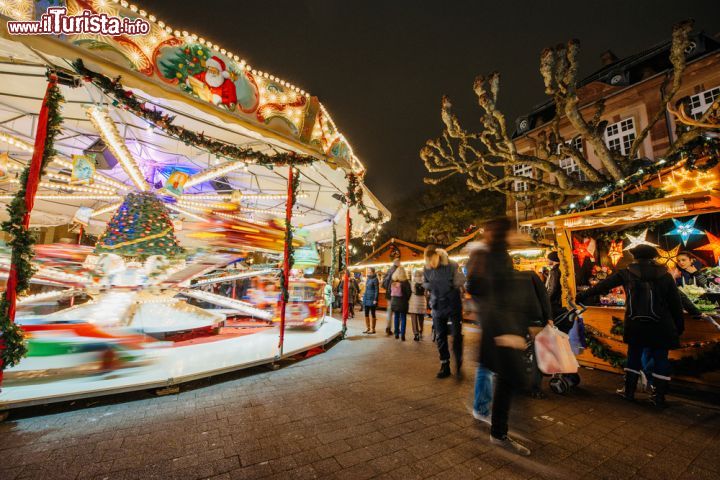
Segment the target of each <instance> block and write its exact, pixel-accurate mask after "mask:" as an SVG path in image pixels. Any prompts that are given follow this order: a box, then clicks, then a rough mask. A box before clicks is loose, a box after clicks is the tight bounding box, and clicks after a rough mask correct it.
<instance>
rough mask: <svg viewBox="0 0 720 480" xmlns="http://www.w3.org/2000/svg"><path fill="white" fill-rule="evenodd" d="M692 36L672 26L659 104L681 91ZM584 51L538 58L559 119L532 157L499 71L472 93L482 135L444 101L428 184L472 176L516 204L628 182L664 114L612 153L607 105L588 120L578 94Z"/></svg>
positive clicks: (575, 47)
mask: <svg viewBox="0 0 720 480" xmlns="http://www.w3.org/2000/svg"><path fill="white" fill-rule="evenodd" d="M691 31H692V23H691V22H682V23H679V24H677V25H676V26H675V27H674V28H673V34H672V43H671V47H670V61H671V63H672V69H671V70H669V71H668V72H667V74H666V75H665V77H664V80H663V82H662V85H661V87H660V96H661V105H665V104H667V103H669V102H671V101H672V100H673V98H674V97H675V95H676V94H677V92H678V90H679V89H680V85H681V81H682V75H683V72H684V71H685V67H686V61H685V52H686V49H687V48H688V46H689V44H690V40H689V36H690V33H691ZM578 52H579V43H578V41H576V40H571V41H570V42H568V43H567V45H560V46H557V47H555V48H547V49H545V50H543V52H542V53H541V55H540V74H541V75H542V77H543V81H544V83H545V93H546V94H547V95H549V96H551V97H552V99H553V101H554V103H555V107H556V109H555V111H556V115H555V118H554V119H553V120H552V121H551V122H550V123H549V124H548V125H547V128H544V129H542V131H541V132H540V133H538V134H536V135H535V136H534V137H530V136H529V137H528V138H529V139H530V141H531V142H532V144H533V146H534V147H535V148H534V151H535V153H534V154H527V153H520V152H518V151H517V148H516V146H515V144H514V142H513V138H512V133H511V132H509V131H508V128H507V125H506V120H505V116H504V115H503V113H502V112H501V111H500V110H498V108H497V99H498V92H499V90H500V75H499V74H498V73H497V72H495V73H492V74H490V75H489V76H488V77H484V76H479V77H477V78H476V79H475V83H474V85H473V88H474V91H475V95H476V96H477V99H478V105H479V106H480V111H481V115H480V127H481V129H480V130H479V131H477V132H470V131H468V130H466V129H465V128H464V127H463V126H462V125H461V124H460V122H459V120H458V119H457V117H456V116H455V115H454V114H453V113H452V104H451V102H450V100H449V99H448V98H447V97H443V98H442V104H441V110H440V113H441V117H442V121H443V123H444V125H445V128H444V130H443V132H442V135H441V136H440V137H439V138H436V139H432V140H428V141H427V142H426V144H425V146H424V147H423V149H422V150H421V151H420V158H422V160H423V162H424V163H425V167H426V168H427V170H428V172H429V173H430V174H431V175H430V176H429V177H427V178H425V182H426V183H429V184H437V183H439V182H442V181H443V180H446V179H447V178H449V177H451V176H453V175H455V174H461V175H465V176H466V177H467V185H468V186H469V187H470V188H471V189H473V190H476V191H481V190H495V191H498V192H501V193H503V194H505V195H507V196H509V197H513V198H515V199H524V198H527V197H528V195H532V196H539V197H545V198H554V199H561V200H562V199H564V198H565V196H566V195H586V194H589V193H591V192H593V191H596V190H597V189H599V188H601V187H602V186H604V185H606V184H608V183H609V182H613V181H618V180H620V179H622V178H624V177H625V176H626V175H627V174H628V172H627V168H628V166H629V165H630V164H631V162H630V161H629V160H633V159H635V158H637V155H638V151H639V149H640V146H641V145H642V143H643V140H644V139H645V138H646V137H647V135H648V133H649V132H650V130H651V129H652V127H653V126H654V125H655V124H656V123H657V122H658V121H659V120H660V119H662V118H663V116H664V113H665V111H664V109H663V108H660V109H658V111H657V112H655V113H654V115H652V117H651V118H650V119H649V121H648V124H647V125H646V126H645V128H643V130H642V131H641V132H640V133H639V134H638V136H637V138H635V140H634V141H633V143H632V145H631V147H630V149H629V150H628V151H627V154H626V155H623V154H621V153H620V152H618V151H615V150H612V149H610V148H609V147H608V146H607V145H606V143H605V139H604V135H603V134H604V129H605V126H606V122H604V121H603V120H602V116H603V113H604V104H603V102H602V101H600V102H597V103H596V105H595V106H594V112H593V115H592V117H591V118H589V119H588V118H585V116H584V115H583V113H582V112H581V109H582V108H581V107H582V106H581V104H580V99H579V98H578V94H577V82H578V60H577V57H578ZM713 110H715V111H717V110H718V102H715V104H714V105H713V107H711V108H710V109H709V110H708V112H707V113H706V114H705V117H707V116H709V115H710V114H711V113H712V111H713ZM563 117H564V118H565V119H567V121H568V122H569V123H570V125H571V126H572V127H573V129H574V130H575V132H576V133H577V134H579V135H582V137H583V139H584V140H585V141H586V142H587V144H588V145H589V146H590V147H592V149H593V151H594V152H595V156H596V157H597V158H598V159H599V161H600V163H601V167H600V168H597V167H595V166H594V165H592V164H591V163H590V162H589V161H588V158H587V157H586V156H585V154H584V152H581V151H579V150H577V149H576V148H574V147H573V146H572V144H571V143H569V142H566V139H565V138H563V137H562V135H561V134H560V119H561V118H563ZM702 132H703V129H702V128H700V127H691V128H690V129H689V130H688V131H686V132H685V133H683V134H682V135H681V136H680V138H679V139H678V141H677V142H675V143H674V145H673V147H672V150H671V151H670V152H668V154H669V155H671V154H672V153H673V151H675V150H677V149H678V148H680V147H682V146H683V145H685V144H687V142H689V141H691V140H692V139H694V138H696V137H697V136H699V135H701V134H702ZM565 158H572V159H574V160H575V163H576V164H577V166H578V169H579V170H580V171H581V172H582V173H583V174H584V175H583V176H584V179H583V180H582V181H581V180H580V179H579V178H578V176H573V175H570V174H568V173H567V172H566V171H565V170H564V169H563V168H561V167H560V160H562V159H565ZM514 165H528V166H531V167H532V168H533V170H534V175H533V177H526V176H521V175H516V174H515V173H514V171H513V166H514ZM515 181H522V182H527V184H528V185H529V187H530V189H531V191H530V192H525V191H515V189H514V188H513V185H514V182H515Z"/></svg>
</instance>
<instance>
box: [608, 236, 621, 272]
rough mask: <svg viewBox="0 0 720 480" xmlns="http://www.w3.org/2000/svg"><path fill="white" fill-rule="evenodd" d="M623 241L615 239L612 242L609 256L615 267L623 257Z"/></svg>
mask: <svg viewBox="0 0 720 480" xmlns="http://www.w3.org/2000/svg"><path fill="white" fill-rule="evenodd" d="M622 246H623V242H622V240H617V241H616V240H613V241H612V242H610V249H609V251H608V257H609V258H610V262H611V263H612V264H613V267H614V266H615V265H617V264H618V262H619V261H620V259H621V258H622V257H623V248H622Z"/></svg>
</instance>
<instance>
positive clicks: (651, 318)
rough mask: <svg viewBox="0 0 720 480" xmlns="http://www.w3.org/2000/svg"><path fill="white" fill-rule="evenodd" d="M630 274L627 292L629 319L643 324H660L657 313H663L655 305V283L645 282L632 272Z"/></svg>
mask: <svg viewBox="0 0 720 480" xmlns="http://www.w3.org/2000/svg"><path fill="white" fill-rule="evenodd" d="M628 273H629V275H628V279H629V282H628V286H627V290H628V291H627V292H625V293H626V295H625V296H626V297H627V300H626V301H627V309H628V318H629V319H630V320H635V321H637V322H642V323H658V322H659V321H660V315H658V313H657V312H658V311H662V308H660V306H659V305H658V304H656V303H655V299H656V295H655V293H654V292H653V283H654V282H651V281H647V280H643V279H641V278H640V277H638V276H637V275H635V274H634V273H632V272H628ZM657 300H661V299H660V298H658V299H657ZM656 307H658V308H656Z"/></svg>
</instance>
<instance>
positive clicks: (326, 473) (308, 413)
mask: <svg viewBox="0 0 720 480" xmlns="http://www.w3.org/2000/svg"><path fill="white" fill-rule="evenodd" d="M360 330H361V328H360V322H357V321H355V322H353V323H352V328H351V329H350V336H349V338H348V339H347V340H345V341H342V342H340V343H338V344H336V345H335V346H333V347H332V348H331V349H329V351H327V352H326V353H324V354H321V355H317V356H314V357H312V358H308V359H305V360H303V361H299V362H296V363H292V364H289V365H286V366H285V367H283V368H281V369H280V370H277V371H270V370H267V369H253V370H252V371H247V372H243V373H237V374H232V375H226V376H223V377H220V378H218V379H214V380H212V381H203V382H197V383H195V384H192V385H190V386H187V387H185V388H183V390H182V392H181V393H180V394H178V395H172V396H164V397H154V396H151V395H149V394H147V393H138V394H131V395H124V396H118V397H113V398H110V399H104V400H101V401H89V402H85V403H78V404H71V405H67V404H66V405H63V406H52V407H48V408H45V409H32V410H22V411H18V412H14V413H13V416H12V417H11V418H10V419H9V420H8V421H6V422H5V423H2V424H0V479H2V480H12V479H15V478H42V479H47V480H50V479H74V478H98V479H150V478H163V479H164V478H182V479H185V478H188V479H193V478H217V479H223V480H224V479H251V478H292V479H304V478H338V479H365V478H388V479H391V478H392V479H403V480H404V479H416V478H438V479H465V478H478V477H479V478H498V479H516V478H518V479H519V478H548V479H550V478H604V479H611V478H647V479H670V478H687V479H690V478H692V479H717V478H720V408H713V407H712V406H703V405H702V404H697V403H687V402H685V401H683V400H681V399H677V398H675V399H672V400H673V405H672V406H671V407H670V408H668V409H667V410H665V411H663V412H656V411H654V410H653V409H651V408H650V407H649V406H647V405H643V404H642V403H640V404H629V403H626V402H623V401H622V400H621V399H616V398H614V396H613V394H611V393H610V392H611V391H612V390H613V389H614V387H615V386H616V383H617V382H618V377H617V376H615V375H610V374H606V373H601V372H596V371H591V370H583V371H582V372H581V375H582V377H583V384H582V385H581V388H580V389H579V390H578V391H575V392H572V393H571V394H569V395H567V396H563V397H561V396H558V395H554V394H549V395H548V399H545V400H533V399H529V398H525V397H522V398H518V399H517V401H516V402H515V403H514V407H513V411H512V415H511V430H512V432H513V433H514V434H515V435H517V436H518V437H521V438H523V439H526V441H527V444H528V445H529V446H530V447H531V448H532V450H533V455H532V456H531V457H528V458H521V457H517V456H514V455H511V454H509V453H506V452H504V451H502V450H498V449H497V448H495V447H491V446H490V445H489V442H488V436H489V433H488V430H487V427H483V426H481V425H480V424H478V422H476V421H475V420H473V419H472V417H471V416H470V415H469V413H468V408H469V405H470V390H471V388H472V382H473V373H474V368H473V367H474V366H475V365H474V363H473V362H471V361H467V362H466V366H465V369H466V370H465V379H464V380H463V381H457V380H455V379H453V378H450V379H445V380H437V379H435V373H436V370H437V368H438V363H437V360H436V353H435V350H434V345H433V344H432V343H431V342H430V341H429V340H425V341H423V342H422V343H421V344H418V343H415V342H413V341H412V340H411V339H409V341H407V342H404V343H401V342H399V341H396V340H395V339H393V338H388V337H386V336H385V335H384V334H380V333H378V335H375V336H364V335H362V334H360V333H359V331H360ZM466 338H467V339H468V340H469V341H468V342H467V344H468V345H467V347H466V354H467V356H468V360H472V359H473V358H474V354H473V353H472V352H473V350H474V346H473V343H474V342H475V340H476V334H474V333H472V332H471V333H468V334H467V335H466Z"/></svg>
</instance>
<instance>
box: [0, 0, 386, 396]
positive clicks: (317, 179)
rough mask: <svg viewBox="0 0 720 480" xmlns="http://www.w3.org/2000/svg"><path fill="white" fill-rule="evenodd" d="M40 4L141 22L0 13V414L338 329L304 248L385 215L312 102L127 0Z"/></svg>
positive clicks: (267, 355)
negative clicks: (24, 28)
mask: <svg viewBox="0 0 720 480" xmlns="http://www.w3.org/2000/svg"><path fill="white" fill-rule="evenodd" d="M60 4H61V6H62V7H64V8H65V9H66V13H67V15H70V16H72V15H80V14H83V15H90V14H93V15H95V14H97V15H100V14H104V15H107V16H111V17H122V18H129V19H131V20H132V21H137V22H144V24H146V25H147V33H146V34H143V35H128V36H124V35H117V36H102V35H94V34H73V35H33V36H29V35H22V36H21V35H17V36H15V35H11V34H10V33H8V22H13V21H25V22H27V21H34V20H42V18H43V14H44V13H45V11H44V7H41V4H38V3H36V2H34V1H31V0H17V1H14V2H10V4H8V3H7V2H6V3H3V4H0V17H2V21H3V28H2V33H1V34H0V203H2V205H3V208H2V212H1V213H0V220H2V221H3V228H2V236H1V237H0V240H1V243H0V276H1V278H2V280H1V281H2V282H4V283H5V288H4V290H5V294H4V296H3V300H2V304H1V305H0V310H2V312H0V313H1V314H2V317H0V333H1V334H2V335H1V336H0V354H1V356H0V371H1V372H2V376H0V388H1V390H0V410H2V409H9V408H14V407H20V406H26V405H32V404H44V403H49V402H55V401H64V400H69V399H75V398H83V397H91V396H97V395H105V394H110V393H118V392H125V391H132V390H139V389H151V388H163V387H167V386H169V385H175V384H178V383H182V382H185V381H189V380H193V379H197V378H201V377H207V376H211V375H217V374H220V373H223V372H228V371H232V370H237V369H242V368H248V367H251V366H256V365H260V364H266V363H272V362H276V361H278V360H280V359H282V358H286V357H289V356H295V355H298V354H300V353H302V352H306V351H309V350H311V349H313V348H315V347H318V346H322V345H325V344H327V343H328V342H330V341H332V340H333V339H335V338H337V337H339V336H341V335H342V334H343V333H344V328H345V325H344V323H345V321H346V319H347V315H345V316H344V318H338V319H336V318H332V317H330V316H329V315H328V310H327V306H326V304H325V298H324V295H323V294H324V290H325V283H324V280H326V279H325V278H315V277H313V274H314V267H316V266H317V265H318V264H319V263H320V257H319V255H318V253H317V247H316V245H317V244H318V243H325V244H328V243H330V242H332V243H333V245H332V248H333V249H336V245H334V244H335V242H337V241H338V239H342V240H343V241H345V242H347V241H348V240H349V239H350V238H351V237H354V236H361V235H362V236H371V237H372V236H374V234H375V233H376V232H377V229H378V228H379V227H380V224H381V223H382V222H383V221H384V220H386V219H387V218H389V212H388V211H387V209H386V208H385V207H384V206H383V205H382V204H381V202H380V201H378V200H377V199H376V198H375V197H374V196H373V195H372V193H371V192H370V191H369V190H368V189H367V188H366V187H365V185H364V184H363V177H364V173H365V168H364V167H363V165H362V163H361V162H360V161H359V160H358V159H357V157H356V156H355V155H354V154H353V151H352V149H351V147H350V145H349V144H348V142H347V141H346V139H345V137H344V136H343V135H342V134H341V133H340V132H339V131H338V129H337V127H336V126H335V124H334V122H333V120H332V118H331V117H330V115H329V113H328V112H327V110H326V109H325V107H324V106H323V105H322V103H320V101H319V100H318V98H317V97H314V96H312V95H311V94H309V93H307V92H305V91H304V90H302V89H301V88H299V87H297V86H295V85H293V84H291V83H290V82H288V81H285V80H283V79H281V78H279V77H277V76H275V75H272V74H269V73H267V72H264V71H261V70H258V69H257V68H255V67H251V66H250V65H249V64H248V63H247V62H246V61H245V60H242V59H241V58H240V57H239V56H238V55H236V54H234V53H232V52H229V51H227V50H226V49H224V48H221V47H220V46H218V45H214V44H213V43H211V42H209V41H206V40H205V39H203V38H201V37H199V36H198V35H197V34H194V33H189V32H187V31H180V30H175V29H173V28H171V27H169V26H168V25H166V24H165V23H164V22H162V21H161V20H158V19H157V18H155V17H154V16H153V15H151V14H149V13H148V12H146V11H144V10H142V9H140V8H139V7H136V6H134V5H129V4H128V3H127V2H124V1H123V2H114V1H109V0H68V1H63V2H60ZM8 5H9V6H8ZM83 12H90V13H83ZM346 252H347V249H346ZM332 273H333V272H331V275H332Z"/></svg>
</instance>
